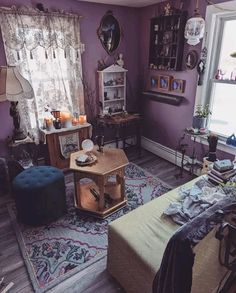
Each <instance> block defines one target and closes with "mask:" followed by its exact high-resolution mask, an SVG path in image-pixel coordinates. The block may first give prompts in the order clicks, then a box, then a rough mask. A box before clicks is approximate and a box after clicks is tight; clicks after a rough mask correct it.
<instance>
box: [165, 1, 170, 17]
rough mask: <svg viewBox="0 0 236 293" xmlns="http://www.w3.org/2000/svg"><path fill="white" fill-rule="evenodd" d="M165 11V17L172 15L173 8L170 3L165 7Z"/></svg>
mask: <svg viewBox="0 0 236 293" xmlns="http://www.w3.org/2000/svg"><path fill="white" fill-rule="evenodd" d="M164 10H165V15H170V14H171V6H170V3H167V4H166V6H165V7H164Z"/></svg>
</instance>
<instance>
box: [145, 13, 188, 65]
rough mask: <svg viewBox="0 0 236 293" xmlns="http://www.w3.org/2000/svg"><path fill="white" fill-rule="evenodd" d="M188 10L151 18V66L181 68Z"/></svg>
mask: <svg viewBox="0 0 236 293" xmlns="http://www.w3.org/2000/svg"><path fill="white" fill-rule="evenodd" d="M186 19H187V12H186V11H182V12H178V13H174V14H171V15H161V16H158V17H155V18H152V19H151V30H150V47H149V68H150V69H158V70H177V71H178V70H181V69H182V59H183V48H184V28H185V24H186Z"/></svg>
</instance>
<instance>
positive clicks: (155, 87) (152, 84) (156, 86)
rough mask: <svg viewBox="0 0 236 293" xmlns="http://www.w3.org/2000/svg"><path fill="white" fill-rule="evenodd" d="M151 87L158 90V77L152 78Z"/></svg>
mask: <svg viewBox="0 0 236 293" xmlns="http://www.w3.org/2000/svg"><path fill="white" fill-rule="evenodd" d="M150 86H151V88H154V89H157V88H158V76H151V79H150Z"/></svg>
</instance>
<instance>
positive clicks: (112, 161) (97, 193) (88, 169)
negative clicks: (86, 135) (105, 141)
mask: <svg viewBox="0 0 236 293" xmlns="http://www.w3.org/2000/svg"><path fill="white" fill-rule="evenodd" d="M97 148H98V147H96V146H95V147H94V149H93V151H92V154H93V155H95V156H96V157H97V161H96V162H95V163H93V164H91V165H87V166H79V165H78V164H77V163H76V158H77V157H78V156H79V155H81V154H83V153H85V152H84V151H79V152H75V153H72V154H71V156H70V169H72V170H73V171H74V180H75V206H76V207H77V208H78V209H79V210H82V211H84V212H88V213H90V214H93V215H95V216H97V217H99V218H105V217H107V216H109V215H110V214H112V213H113V212H115V211H116V210H117V209H120V208H122V207H123V206H124V205H126V202H127V199H126V197H125V183H124V173H125V166H127V165H128V164H129V161H128V159H127V157H126V155H125V153H124V151H123V150H121V149H114V148H106V147H105V148H104V149H103V152H102V153H101V152H98V151H97ZM84 178H88V179H90V180H86V179H84ZM81 179H83V180H81ZM91 180H92V181H91Z"/></svg>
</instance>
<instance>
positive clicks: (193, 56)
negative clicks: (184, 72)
mask: <svg viewBox="0 0 236 293" xmlns="http://www.w3.org/2000/svg"><path fill="white" fill-rule="evenodd" d="M197 63H198V52H197V51H195V50H192V51H189V52H188V54H187V55H186V58H185V66H186V68H187V69H193V68H194V67H196V65H197Z"/></svg>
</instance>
